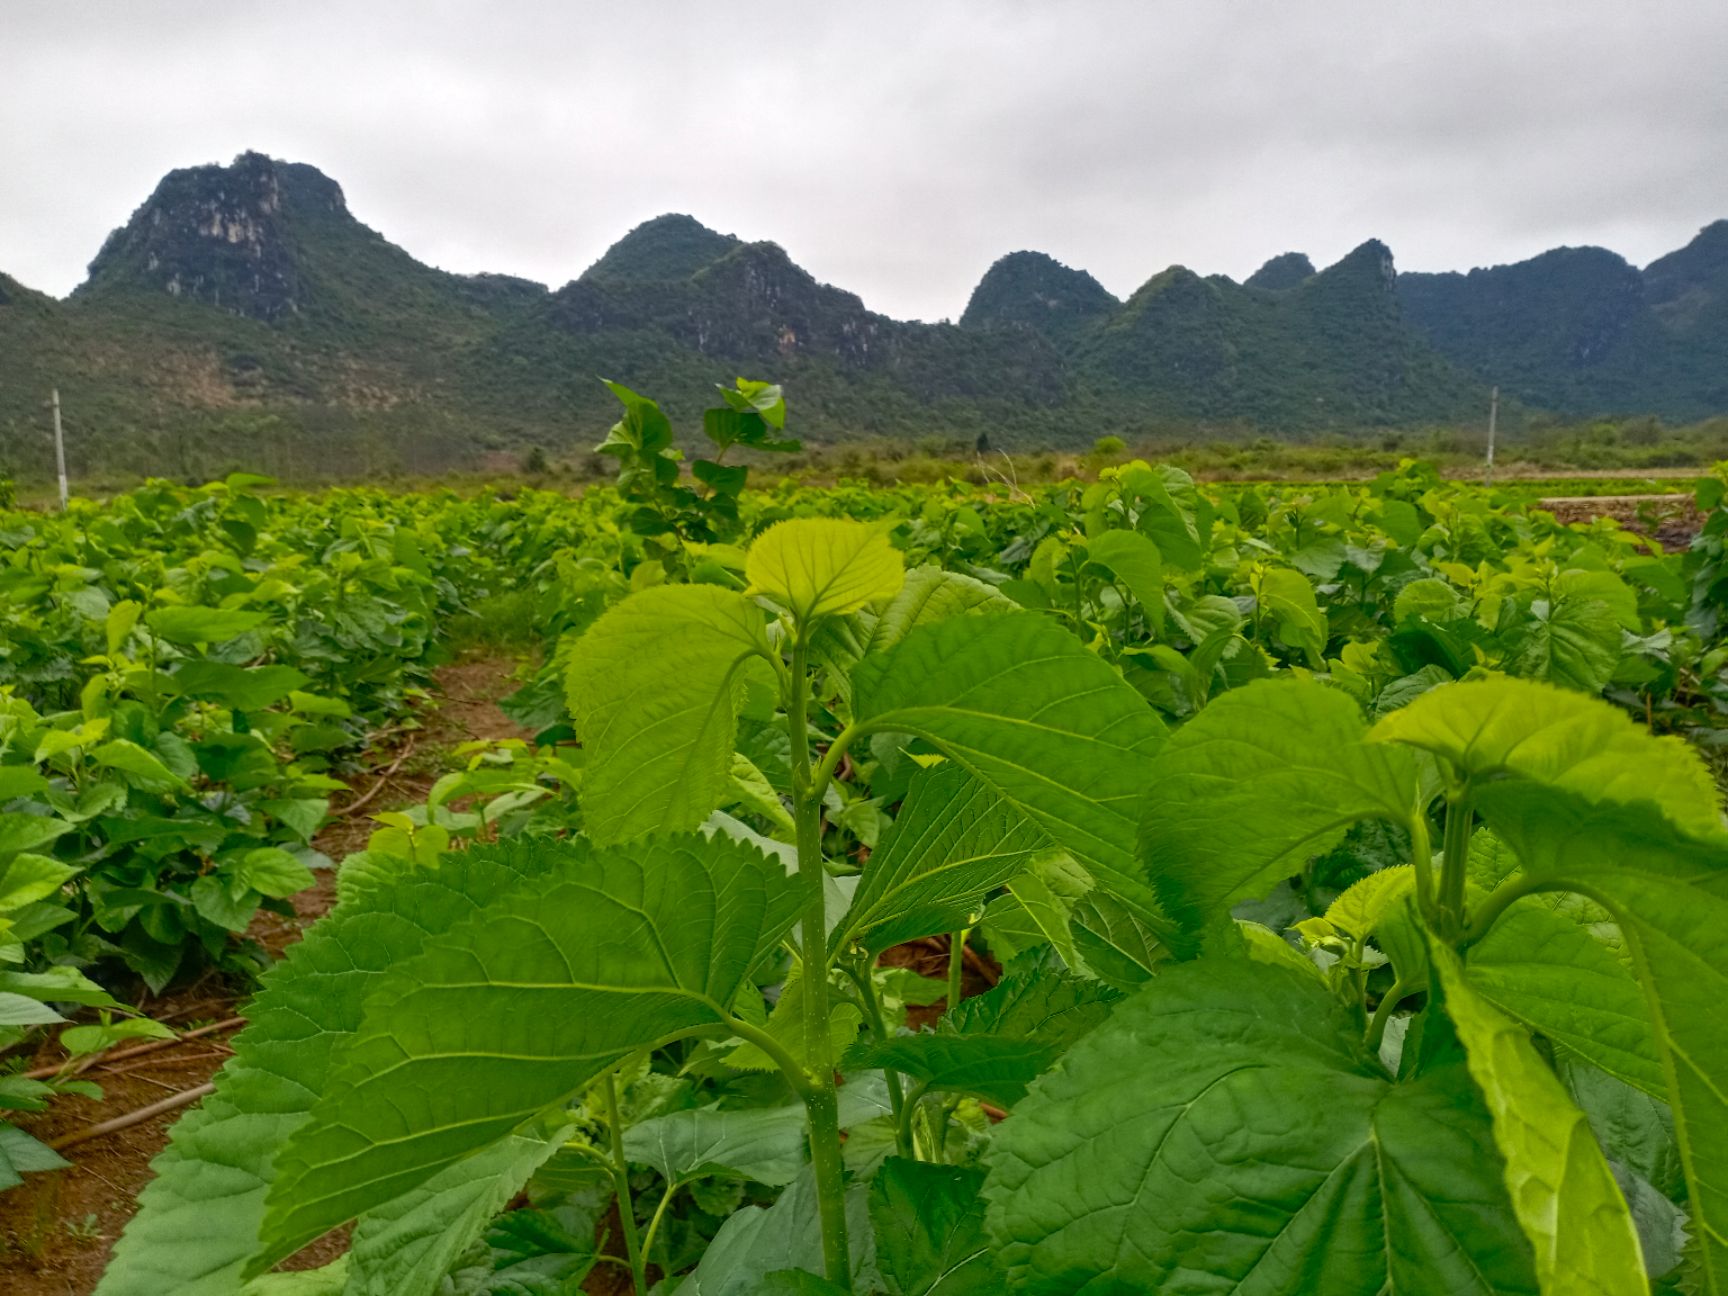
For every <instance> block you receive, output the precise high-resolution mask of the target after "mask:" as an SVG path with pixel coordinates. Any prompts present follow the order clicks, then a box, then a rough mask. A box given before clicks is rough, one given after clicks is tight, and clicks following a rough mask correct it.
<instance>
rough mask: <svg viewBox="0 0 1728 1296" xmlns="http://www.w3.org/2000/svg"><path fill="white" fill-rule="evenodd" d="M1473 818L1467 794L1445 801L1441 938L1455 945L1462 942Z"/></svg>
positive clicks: (1441, 883) (1441, 861)
mask: <svg viewBox="0 0 1728 1296" xmlns="http://www.w3.org/2000/svg"><path fill="white" fill-rule="evenodd" d="M1475 817H1476V816H1475V812H1474V811H1473V810H1472V808H1471V805H1470V794H1469V792H1468V791H1467V790H1466V791H1465V792H1463V793H1461V794H1459V795H1458V796H1455V797H1448V798H1447V801H1446V835H1445V837H1444V839H1443V844H1442V847H1441V852H1442V853H1441V857H1440V923H1441V927H1440V934H1441V936H1442V937H1444V938H1445V939H1446V940H1448V941H1450V942H1451V943H1452V944H1454V945H1456V944H1458V943H1459V942H1460V941H1462V940H1463V939H1464V931H1465V923H1464V894H1465V890H1464V883H1465V881H1466V879H1467V878H1468V877H1469V874H1470V828H1471V825H1472V823H1473V822H1474V820H1475Z"/></svg>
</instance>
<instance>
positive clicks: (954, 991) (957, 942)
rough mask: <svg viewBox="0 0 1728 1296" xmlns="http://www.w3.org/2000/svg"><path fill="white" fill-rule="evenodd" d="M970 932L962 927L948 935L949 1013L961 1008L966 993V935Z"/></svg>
mask: <svg viewBox="0 0 1728 1296" xmlns="http://www.w3.org/2000/svg"><path fill="white" fill-rule="evenodd" d="M970 930H971V929H970V928H968V927H962V928H961V929H960V930H959V931H955V932H949V933H948V1011H949V1012H953V1011H954V1010H955V1009H956V1008H958V1007H959V1006H960V996H961V995H962V994H964V993H965V985H964V980H965V973H966V933H967V932H968V931H970Z"/></svg>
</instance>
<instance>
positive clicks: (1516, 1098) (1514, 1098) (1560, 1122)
mask: <svg viewBox="0 0 1728 1296" xmlns="http://www.w3.org/2000/svg"><path fill="white" fill-rule="evenodd" d="M1430 954H1431V956H1432V958H1433V960H1434V966H1435V967H1437V968H1438V969H1439V972H1440V982H1441V985H1442V987H1443V988H1444V995H1445V1003H1446V1013H1447V1015H1448V1016H1449V1017H1450V1018H1451V1019H1452V1022H1453V1024H1454V1025H1455V1026H1456V1027H1457V1030H1458V1037H1459V1039H1460V1040H1461V1041H1462V1042H1463V1044H1464V1051H1465V1055H1466V1057H1467V1058H1468V1061H1469V1067H1470V1074H1471V1075H1472V1076H1473V1077H1474V1078H1475V1080H1476V1085H1477V1087H1478V1088H1479V1089H1480V1090H1481V1091H1482V1097H1483V1099H1484V1100H1485V1101H1486V1102H1487V1104H1488V1110H1489V1111H1490V1112H1492V1113H1493V1116H1494V1142H1495V1144H1496V1145H1497V1146H1498V1147H1499V1149H1500V1154H1501V1156H1502V1157H1503V1158H1504V1160H1505V1163H1506V1187H1507V1190H1508V1192H1509V1193H1510V1194H1511V1198H1512V1208H1513V1210H1515V1211H1516V1212H1517V1214H1518V1221H1519V1223H1520V1224H1521V1225H1522V1226H1523V1228H1524V1233H1525V1236H1527V1237H1528V1238H1529V1239H1530V1242H1531V1244H1532V1245H1533V1246H1534V1248H1535V1252H1536V1277H1537V1281H1538V1282H1539V1283H1540V1284H1541V1289H1542V1294H1543V1296H1622V1294H1623V1293H1628V1292H1637V1291H1642V1290H1643V1288H1644V1263H1643V1260H1642V1258H1641V1257H1640V1255H1639V1251H1638V1234H1637V1232H1636V1230H1634V1228H1633V1227H1632V1216H1631V1214H1630V1212H1628V1210H1627V1209H1626V1200H1625V1198H1623V1197H1622V1196H1621V1195H1620V1189H1619V1188H1618V1187H1617V1186H1616V1185H1615V1183H1614V1176H1613V1174H1612V1173H1611V1172H1610V1171H1609V1169H1608V1162H1607V1161H1605V1160H1604V1159H1603V1157H1602V1149H1601V1148H1600V1147H1598V1146H1597V1144H1596V1138H1595V1135H1593V1134H1592V1133H1591V1132H1590V1123H1589V1122H1588V1121H1587V1120H1586V1119H1585V1118H1584V1113H1583V1112H1581V1111H1579V1110H1578V1109H1577V1108H1576V1107H1575V1106H1573V1105H1572V1100H1571V1099H1570V1098H1569V1097H1568V1096H1567V1094H1566V1090H1565V1088H1564V1086H1562V1085H1561V1083H1560V1080H1559V1078H1558V1077H1557V1076H1556V1075H1555V1074H1554V1072H1553V1071H1552V1070H1551V1069H1550V1068H1549V1066H1548V1064H1547V1063H1545V1062H1544V1061H1543V1060H1542V1059H1541V1057H1540V1056H1539V1055H1538V1054H1537V1052H1536V1049H1535V1047H1534V1046H1533V1045H1532V1044H1531V1042H1530V1035H1529V1032H1528V1031H1526V1030H1525V1029H1524V1027H1522V1026H1520V1025H1518V1024H1517V1023H1516V1022H1514V1021H1512V1020H1511V1019H1510V1018H1508V1017H1506V1016H1505V1015H1503V1014H1502V1013H1500V1012H1499V1011H1498V1010H1497V1009H1496V1008H1495V1007H1494V1006H1493V1005H1492V1004H1490V1003H1489V1002H1488V1001H1487V1000H1486V999H1484V998H1482V997H1481V996H1480V995H1478V994H1477V993H1476V992H1475V991H1474V990H1472V989H1471V988H1470V984H1469V981H1468V980H1467V979H1466V978H1465V976H1464V969H1463V967H1462V965H1461V964H1460V963H1459V961H1458V957H1457V955H1456V954H1454V953H1453V952H1452V951H1451V950H1449V949H1447V948H1446V947H1445V946H1443V945H1440V944H1439V943H1438V942H1431V943H1430Z"/></svg>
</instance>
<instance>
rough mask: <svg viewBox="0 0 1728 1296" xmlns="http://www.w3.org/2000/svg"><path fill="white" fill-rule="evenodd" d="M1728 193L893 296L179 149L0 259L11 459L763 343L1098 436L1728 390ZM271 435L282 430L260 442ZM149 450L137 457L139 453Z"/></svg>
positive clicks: (504, 429) (994, 412)
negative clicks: (451, 210)
mask: <svg viewBox="0 0 1728 1296" xmlns="http://www.w3.org/2000/svg"><path fill="white" fill-rule="evenodd" d="M1724 356H1728V221H1725V222H1718V223H1717V224H1715V225H1712V226H1711V227H1709V228H1708V229H1706V230H1705V231H1704V232H1703V233H1701V234H1700V235H1699V236H1698V238H1697V239H1696V240H1695V241H1694V242H1693V243H1692V244H1691V245H1689V246H1688V247H1687V248H1684V249H1682V250H1681V251H1679V252H1676V253H1673V254H1672V255H1670V256H1668V257H1664V258H1662V259H1661V260H1659V261H1657V262H1655V263H1654V264H1652V265H1651V266H1650V267H1649V268H1648V269H1647V270H1645V271H1643V272H1640V271H1639V270H1637V269H1636V268H1634V267H1632V266H1631V265H1629V264H1627V263H1626V262H1625V261H1623V260H1621V259H1620V258H1619V257H1617V256H1615V255H1614V254H1613V253H1610V252H1606V251H1603V250H1601V249H1560V250H1557V251H1554V252H1550V253H1546V254H1544V255H1543V256H1541V257H1538V258H1536V259H1534V260H1532V261H1528V262H1524V263H1522V264H1520V265H1516V266H1503V267H1496V268H1494V269H1491V270H1476V271H1472V272H1470V273H1469V274H1467V275H1427V274H1411V275H1398V274H1396V272H1395V269H1394V264H1393V257H1392V252H1391V250H1390V249H1388V248H1387V247H1385V246H1384V245H1383V244H1381V243H1379V242H1377V241H1374V240H1370V241H1368V242H1366V243H1364V244H1362V245H1361V246H1360V247H1358V248H1357V249H1356V250H1355V251H1354V252H1352V253H1351V254H1350V255H1348V256H1347V257H1345V258H1344V259H1343V260H1342V261H1340V262H1338V263H1337V264H1336V265H1333V266H1329V267H1326V268H1324V269H1320V270H1318V271H1317V270H1316V269H1315V267H1314V266H1313V264H1312V263H1311V262H1310V261H1309V259H1308V258H1307V257H1306V256H1305V255H1303V254H1301V253H1297V252H1290V253H1285V254H1283V255H1280V256H1278V257H1275V258H1273V259H1272V260H1271V261H1269V262H1267V264H1266V265H1265V266H1264V267H1263V268H1262V269H1261V270H1260V271H1258V272H1257V273H1256V274H1254V275H1253V276H1251V277H1250V278H1249V279H1248V280H1247V281H1246V282H1245V283H1242V284H1238V283H1235V282H1233V281H1232V280H1230V279H1228V278H1225V277H1223V276H1220V275H1213V276H1202V275H1200V274H1198V273H1195V272H1194V271H1191V270H1188V269H1186V268H1184V267H1181V266H1173V267H1171V268H1169V269H1167V270H1164V271H1162V272H1160V273H1158V274H1155V275H1153V276H1152V277H1151V278H1150V279H1148V280H1147V281H1146V283H1145V284H1144V285H1143V286H1142V287H1141V288H1140V289H1138V290H1137V291H1136V292H1134V293H1133V294H1131V295H1130V296H1129V298H1128V299H1127V300H1126V301H1119V300H1118V299H1117V298H1116V297H1115V296H1113V295H1112V294H1111V293H1110V292H1109V291H1108V290H1107V289H1105V288H1104V286H1103V285H1102V284H1100V283H1099V282H1098V281H1097V280H1096V279H1094V278H1093V277H1092V276H1091V275H1090V274H1087V273H1086V272H1085V271H1083V270H1079V269H1071V268H1069V267H1067V266H1064V265H1062V264H1060V263H1059V262H1057V261H1055V260H1053V259H1052V258H1050V257H1048V256H1046V255H1044V254H1042V253H1038V252H1029V251H1021V252H1014V253H1011V254H1009V255H1007V256H1004V257H1002V258H1001V259H1000V260H998V261H997V262H996V263H995V264H994V265H992V266H991V267H990V268H989V270H988V271H987V272H986V273H985V274H984V276H983V278H982V280H981V282H980V283H979V285H978V287H977V289H976V290H975V291H974V293H973V294H972V298H971V300H970V302H969V303H968V304H967V305H966V308H965V310H964V313H963V314H962V315H961V316H960V321H959V323H958V324H948V323H941V324H926V323H916V322H907V321H900V320H895V319H891V318H889V317H888V316H885V315H882V314H878V313H877V312H875V311H872V310H870V309H869V308H868V307H867V306H866V305H865V303H864V302H863V301H862V300H861V299H860V298H859V297H858V296H856V295H855V294H853V293H850V292H847V291H845V290H844V289H842V288H837V287H833V286H830V285H828V284H824V283H821V282H819V281H818V280H817V279H816V278H815V277H813V276H812V275H811V274H810V273H809V272H807V271H806V270H804V269H803V268H802V267H801V266H799V265H798V264H797V262H796V261H794V260H793V259H792V257H791V255H789V253H788V252H787V251H786V250H785V249H783V248H781V247H780V246H779V245H777V244H774V243H769V242H746V241H743V240H741V239H739V238H736V237H734V236H732V235H730V234H722V233H718V232H716V231H714V230H710V229H708V228H706V227H705V226H703V225H702V224H701V223H699V222H698V221H697V220H696V219H695V218H693V217H691V216H686V215H666V216H660V217H656V218H655V219H652V220H649V221H647V222H645V223H644V224H642V225H640V226H638V227H637V228H635V229H634V230H632V231H630V232H629V233H628V234H626V235H625V236H624V237H623V238H622V239H621V240H619V242H618V243H616V244H615V245H614V246H613V247H612V248H611V249H610V250H609V251H607V252H606V254H605V255H604V256H602V257H601V258H600V259H599V260H598V261H597V262H595V263H594V264H593V265H592V266H590V267H589V268H588V269H587V270H586V271H585V272H583V273H581V274H580V275H578V276H577V277H575V278H573V279H572V280H571V281H570V282H569V283H567V284H565V285H564V286H563V287H560V288H557V289H556V290H553V289H549V288H548V287H546V286H545V285H541V284H537V283H532V282H529V281H527V280H523V279H518V278H513V277H510V276H504V275H455V274H450V273H447V272H445V271H442V270H438V269H434V268H432V267H430V266H427V265H425V264H423V263H421V262H419V261H417V260H415V259H414V257H412V256H411V255H410V254H409V253H407V252H405V251H404V250H402V249H401V248H399V247H397V246H395V245H394V244H392V243H390V242H389V241H388V240H387V239H386V238H385V237H384V236H382V235H381V234H379V233H377V232H376V231H374V230H372V229H370V228H368V227H367V226H366V225H364V224H363V223H361V221H360V220H359V219H358V218H356V217H355V216H354V215H353V213H351V212H350V211H349V209H348V206H347V202H346V200H345V198H344V196H343V193H342V189H341V187H340V186H339V185H338V184H337V183H336V182H335V181H334V180H332V179H330V178H329V177H327V176H325V175H324V174H322V173H321V172H319V171H318V170H317V169H315V168H313V167H310V166H306V165H303V164H298V163H288V162H280V161H277V160H274V159H271V158H268V157H265V156H263V155H261V154H256V153H247V154H243V155H242V156H240V157H239V158H237V159H236V160H235V161H234V162H233V163H232V164H231V165H228V166H215V165H212V166H200V167H192V168H187V169H184V170H178V171H174V172H172V173H171V174H169V175H168V176H167V177H165V178H164V179H163V181H162V182H161V183H160V184H159V185H158V186H157V188H156V190H155V192H154V193H153V194H151V196H150V197H149V198H148V199H147V200H146V201H145V203H144V204H143V205H142V206H141V207H139V209H138V210H137V211H136V212H135V213H134V214H133V216H132V218H131V219H130V220H129V221H128V222H127V223H126V224H125V225H124V226H123V227H122V228H120V229H118V230H116V231H115V232H114V233H113V234H112V235H111V236H110V237H109V238H108V240H107V242H106V243H105V244H104V245H103V247H102V248H101V249H100V250H99V252H98V253H97V255H96V257H95V259H94V261H93V262H92V263H91V267H90V273H89V277H88V279H87V280H86V281H85V283H84V284H83V285H81V286H80V287H79V288H78V289H77V291H75V292H74V293H73V294H72V296H71V297H70V298H69V299H67V300H65V301H56V300H54V299H53V298H50V297H47V296H45V295H43V294H40V293H36V292H33V291H31V290H30V289H28V288H26V287H25V286H23V285H20V284H18V283H16V282H15V281H13V280H12V279H10V278H7V277H6V276H4V275H0V357H3V364H0V463H3V464H4V465H6V466H9V467H11V468H13V469H14V470H15V471H17V470H21V471H24V472H30V471H33V470H38V469H40V468H41V466H42V463H41V461H42V460H43V456H44V454H45V452H46V441H45V439H44V415H43V404H44V401H45V399H46V397H47V394H48V390H49V389H50V387H53V386H58V387H60V388H61V389H62V391H63V393H64V395H65V398H66V406H67V412H68V417H69V419H71V420H72V423H73V426H74V427H75V429H76V431H77V433H78V435H77V437H75V438H74V448H73V455H74V460H75V464H74V466H75V468H76V467H78V466H79V456H86V457H88V456H93V455H99V456H101V458H102V461H103V462H104V463H105V464H106V465H108V466H110V467H118V468H120V469H122V470H130V469H135V470H139V471H143V470H152V471H169V472H173V471H176V470H177V465H180V466H184V467H186V468H187V470H188V471H190V470H191V463H192V460H193V459H194V458H196V456H197V455H198V454H200V453H202V452H204V451H205V450H207V449H208V448H209V447H210V446H212V445H220V446H226V447H242V448H243V447H245V446H247V445H249V444H253V443H256V444H257V445H259V446H265V445H267V446H268V448H269V456H271V457H269V458H267V459H266V460H263V461H260V462H258V463H257V464H255V465H254V466H260V467H265V468H268V469H271V470H274V471H278V472H285V473H289V474H293V473H295V472H296V471H297V470H299V468H300V467H302V466H303V465H304V464H305V463H307V462H318V461H325V460H328V459H329V458H330V457H331V456H333V455H334V456H350V457H351V456H356V455H358V456H360V457H361V460H362V461H363V462H364V463H365V464H366V465H368V466H373V465H375V466H378V467H393V468H403V469H407V470H409V471H415V470H437V469H439V468H442V467H448V466H453V465H455V464H458V463H461V462H463V461H466V460H472V459H473V458H475V457H477V456H479V455H481V454H483V453H484V452H485V451H487V450H510V451H515V450H519V449H521V448H523V447H525V446H528V445H535V444H537V445H542V446H545V447H548V448H551V449H552V450H554V451H555V452H568V451H571V450H574V449H576V448H578V447H585V446H586V445H588V444H591V443H592V441H593V440H594V439H596V434H597V432H598V430H599V429H600V428H601V427H603V426H604V423H605V422H607V421H610V413H609V405H610V397H609V396H607V394H606V393H605V391H604V390H603V389H602V388H601V386H600V385H599V383H598V382H597V381H595V380H596V377H597V376H600V375H604V376H606V377H610V378H616V379H618V380H620V381H623V382H626V383H637V384H641V385H644V386H652V387H654V388H655V389H656V390H658V391H660V392H663V393H665V396H666V401H667V404H668V406H669V407H670V408H672V409H673V410H674V411H678V412H685V411H687V410H690V409H693V408H694V407H695V405H696V403H697V402H698V401H700V400H701V399H702V396H703V393H705V392H706V391H708V390H709V389H710V385H711V384H712V383H713V382H715V381H720V380H725V379H728V378H730V377H733V376H735V375H736V374H737V373H738V372H750V373H758V374H765V375H768V376H771V377H773V378H775V379H777V380H780V381H783V382H788V383H792V384H795V386H796V389H797V390H798V392H799V394H800V397H801V410H802V413H803V417H804V421H805V430H806V433H807V434H808V435H809V436H810V437H811V438H812V439H814V440H816V441H818V442H823V441H826V442H837V441H845V440H848V439H853V438H864V437H904V438H930V437H939V438H946V439H954V438H961V439H965V440H971V439H973V438H975V437H978V436H980V435H983V436H988V437H989V438H990V441H991V443H992V444H995V445H1007V446H1016V445H1018V446H1051V447H1063V446H1080V445H1089V444H1091V442H1092V441H1094V440H1096V439H1097V438H1098V437H1099V436H1101V435H1105V434H1118V435H1127V436H1132V435H1135V434H1138V433H1146V432H1166V433H1167V432H1170V431H1172V430H1177V429H1192V430H1193V431H1195V432H1196V433H1197V434H1207V435H1213V434H1219V433H1232V432H1234V433H1248V432H1251V433H1266V434H1271V435H1275V436H1276V435H1291V436H1298V437H1300V436H1307V435H1313V434H1317V433H1322V432H1342V433H1356V432H1361V431H1365V430H1372V429H1382V428H1407V427H1424V426H1438V425H1444V424H1448V423H1453V422H1461V421H1474V420H1477V419H1479V418H1480V415H1481V411H1482V409H1483V407H1484V404H1485V395H1486V388H1487V387H1488V386H1489V385H1491V384H1498V385H1499V386H1500V387H1501V388H1502V390H1503V392H1504V393H1505V394H1506V395H1507V397H1508V398H1509V400H1508V403H1507V419H1508V424H1509V425H1510V426H1512V427H1514V428H1515V427H1516V425H1517V421H1518V419H1519V418H1520V417H1521V412H1522V411H1523V410H1526V409H1528V410H1549V411H1554V412H1558V413H1562V414H1567V415H1593V414H1598V413H1606V414H1613V413H1619V414H1625V413H1631V414H1643V413H1650V414H1656V415H1661V416H1664V417H1671V418H1682V419H1689V418H1699V417H1704V416H1707V415H1710V414H1715V413H1721V412H1723V411H1728V366H1725V365H1724V364H1723V363H1722V360H1723V358H1724ZM261 453H262V452H261ZM133 460H136V461H137V462H136V463H133V462H132V461H133Z"/></svg>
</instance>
